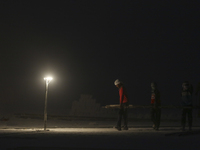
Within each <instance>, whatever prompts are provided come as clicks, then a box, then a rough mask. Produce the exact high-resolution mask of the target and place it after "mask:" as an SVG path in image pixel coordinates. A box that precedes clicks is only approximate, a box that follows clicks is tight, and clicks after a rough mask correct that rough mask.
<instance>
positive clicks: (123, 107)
mask: <svg viewBox="0 0 200 150" xmlns="http://www.w3.org/2000/svg"><path fill="white" fill-rule="evenodd" d="M114 84H115V86H116V87H117V88H119V102H120V109H119V117H118V121H117V126H116V127H115V128H116V129H117V130H119V131H121V121H122V117H123V120H124V126H123V130H128V126H127V124H128V122H127V110H128V105H129V101H128V96H127V92H126V89H125V87H124V85H123V83H122V82H121V81H120V80H119V79H117V80H115V82H114Z"/></svg>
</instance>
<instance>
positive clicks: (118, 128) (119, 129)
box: [113, 126, 122, 131]
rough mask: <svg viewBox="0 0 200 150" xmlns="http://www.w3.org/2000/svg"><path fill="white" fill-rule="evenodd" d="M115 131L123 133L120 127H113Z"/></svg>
mask: <svg viewBox="0 0 200 150" xmlns="http://www.w3.org/2000/svg"><path fill="white" fill-rule="evenodd" d="M113 128H114V129H117V130H118V131H121V130H122V129H121V127H119V126H115V127H113Z"/></svg>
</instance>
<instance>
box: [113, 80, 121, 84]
mask: <svg viewBox="0 0 200 150" xmlns="http://www.w3.org/2000/svg"><path fill="white" fill-rule="evenodd" d="M118 84H122V82H121V81H120V80H119V79H117V80H115V82H114V85H118Z"/></svg>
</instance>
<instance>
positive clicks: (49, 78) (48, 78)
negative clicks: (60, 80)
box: [44, 77, 53, 81]
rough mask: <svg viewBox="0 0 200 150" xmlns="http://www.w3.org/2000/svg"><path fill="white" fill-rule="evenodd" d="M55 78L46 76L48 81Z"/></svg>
mask: <svg viewBox="0 0 200 150" xmlns="http://www.w3.org/2000/svg"><path fill="white" fill-rule="evenodd" d="M52 79H53V78H52V77H46V78H44V80H47V81H51V80H52Z"/></svg>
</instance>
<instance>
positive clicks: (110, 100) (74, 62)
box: [0, 0, 200, 113]
mask: <svg viewBox="0 0 200 150" xmlns="http://www.w3.org/2000/svg"><path fill="white" fill-rule="evenodd" d="M199 14H200V9H199V3H197V2H192V1H187V2H186V1H184V2H182V3H178V1H177V2H176V1H154V2H152V1H149V0H146V1H145V0H139V1H133V0H126V1H122V0H121V1H119V0H95V1H94V0H84V1H83V0H67V1H65V2H64V1H62V2H61V1H38V2H37V1H22V0H18V1H14V0H13V1H11V0H3V1H1V2H0V18H1V21H0V30H1V33H0V49H1V55H0V62H1V63H0V67H1V74H0V77H1V84H0V90H1V94H0V103H1V105H0V110H1V111H9V112H27V113H28V112H34V111H35V112H43V107H44V80H43V78H44V77H45V76H47V75H51V76H52V77H53V78H54V79H53V81H52V82H51V83H50V85H49V88H50V89H49V97H48V111H49V112H50V113H62V112H64V110H65V109H66V108H70V107H71V102H72V101H74V100H78V99H79V97H80V94H91V95H93V97H94V98H95V99H96V100H97V102H98V103H100V104H101V105H107V104H117V103H118V101H119V100H118V91H117V88H116V87H115V86H114V84H113V82H114V81H115V79H117V78H119V79H121V80H122V81H123V82H124V84H125V86H126V88H127V90H128V95H129V99H130V103H131V104H143V105H148V104H150V90H151V89H150V83H151V81H156V82H157V83H158V87H159V89H160V91H161V98H162V104H163V105H172V104H173V105H178V104H179V100H180V99H179V98H180V90H181V84H182V82H183V81H185V80H188V81H190V82H191V83H192V84H193V86H194V88H195V87H196V85H197V83H198V82H199V81H200V79H199V77H200V76H199V75H200V69H199V66H200V60H199V58H200V50H199V41H200V38H199V37H200V36H199V33H200V32H199V26H200V22H199ZM194 100H195V98H194Z"/></svg>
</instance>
